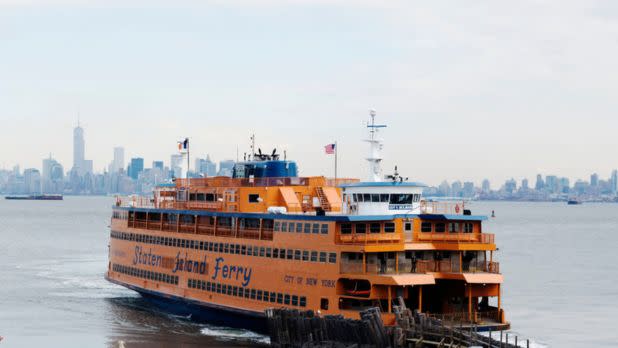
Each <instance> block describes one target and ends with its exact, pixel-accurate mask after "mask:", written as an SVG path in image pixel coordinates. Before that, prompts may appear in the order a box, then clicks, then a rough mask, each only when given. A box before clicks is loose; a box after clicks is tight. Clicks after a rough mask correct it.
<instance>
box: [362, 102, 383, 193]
mask: <svg viewBox="0 0 618 348" xmlns="http://www.w3.org/2000/svg"><path fill="white" fill-rule="evenodd" d="M369 115H370V116H371V123H370V124H368V125H367V128H369V139H367V140H365V141H366V142H368V143H369V157H367V158H366V159H367V161H368V162H369V181H374V182H377V181H382V167H381V163H382V146H383V144H382V139H380V138H378V130H379V129H380V128H386V125H385V124H376V123H375V118H376V111H375V110H374V109H371V110H369Z"/></svg>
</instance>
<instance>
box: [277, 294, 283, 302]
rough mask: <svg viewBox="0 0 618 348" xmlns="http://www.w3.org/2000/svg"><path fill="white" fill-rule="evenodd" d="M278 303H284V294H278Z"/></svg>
mask: <svg viewBox="0 0 618 348" xmlns="http://www.w3.org/2000/svg"><path fill="white" fill-rule="evenodd" d="M277 303H283V294H282V293H280V292H278V293H277Z"/></svg>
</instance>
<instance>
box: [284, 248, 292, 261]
mask: <svg viewBox="0 0 618 348" xmlns="http://www.w3.org/2000/svg"><path fill="white" fill-rule="evenodd" d="M285 255H286V256H285V258H286V259H288V260H292V259H293V258H294V250H292V249H287V252H286V254H285Z"/></svg>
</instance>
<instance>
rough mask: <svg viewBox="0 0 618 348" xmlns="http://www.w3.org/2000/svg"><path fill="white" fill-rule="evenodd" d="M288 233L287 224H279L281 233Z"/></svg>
mask: <svg viewBox="0 0 618 348" xmlns="http://www.w3.org/2000/svg"><path fill="white" fill-rule="evenodd" d="M287 231H288V223H287V222H285V221H283V222H282V223H281V232H287Z"/></svg>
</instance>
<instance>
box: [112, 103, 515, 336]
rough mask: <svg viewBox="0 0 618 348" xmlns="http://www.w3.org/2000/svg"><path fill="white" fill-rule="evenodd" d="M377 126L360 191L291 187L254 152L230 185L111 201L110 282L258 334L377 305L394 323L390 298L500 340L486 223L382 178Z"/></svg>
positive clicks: (300, 183)
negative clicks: (289, 322) (294, 316)
mask: <svg viewBox="0 0 618 348" xmlns="http://www.w3.org/2000/svg"><path fill="white" fill-rule="evenodd" d="M374 117H375V114H374V113H372V121H371V123H370V124H369V126H368V127H369V132H370V137H369V139H367V141H368V142H369V146H370V155H369V158H367V160H368V161H369V167H370V179H369V181H365V182H360V181H359V180H357V179H329V178H326V177H323V176H318V177H298V176H297V168H296V163H295V162H293V161H288V160H280V159H279V156H278V155H276V154H275V153H274V152H273V154H272V155H263V154H261V152H260V154H254V155H253V156H250V158H249V160H248V161H244V162H239V163H237V164H236V165H235V167H234V170H233V177H212V178H195V179H176V180H175V183H173V184H167V185H161V186H160V187H158V188H157V189H156V190H155V192H154V195H153V197H151V198H139V199H138V198H132V199H124V200H121V199H118V201H117V202H116V206H114V207H113V216H112V220H111V238H110V244H109V266H108V271H107V273H106V279H108V280H109V281H111V282H113V283H116V284H119V285H122V286H125V287H127V288H129V289H133V290H135V291H137V292H139V293H140V294H141V295H142V296H144V297H145V298H147V299H149V300H151V301H152V302H154V303H155V304H157V305H159V306H162V307H164V308H165V309H167V310H169V311H171V312H173V313H176V314H179V315H185V316H187V315H190V316H191V318H192V319H194V320H199V321H207V322H211V323H216V324H221V325H228V326H233V327H242V328H247V329H252V330H256V331H259V332H264V331H266V329H267V328H266V323H267V321H266V317H265V314H264V312H265V310H266V309H268V308H273V307H286V308H295V309H299V310H309V309H311V310H314V311H316V312H318V313H320V314H321V315H326V314H341V315H343V316H344V317H347V318H355V319H358V318H359V312H360V311H362V310H363V309H366V308H368V307H375V306H378V307H380V308H381V310H382V315H383V319H384V322H385V323H386V324H387V325H390V324H394V314H393V313H392V306H393V303H394V300H395V299H396V298H397V297H399V296H401V297H403V299H404V300H405V302H406V305H407V307H408V308H413V309H417V310H418V311H420V312H423V313H428V314H429V315H433V316H436V317H439V318H441V319H443V320H446V321H450V322H453V323H457V325H475V326H477V327H478V328H479V329H480V330H482V329H491V330H500V329H507V328H508V327H509V323H508V322H507V321H506V320H505V316H504V311H503V309H502V308H501V300H500V294H501V288H500V286H501V283H502V281H503V277H502V275H501V274H500V271H499V264H498V262H496V261H495V260H494V252H495V251H496V250H497V249H496V244H495V242H494V235H493V234H489V233H485V232H483V229H482V221H483V220H485V219H486V217H485V216H478V215H471V212H470V210H468V209H467V208H466V207H465V205H464V203H461V202H460V203H457V202H450V203H445V202H430V201H427V200H425V199H424V198H423V197H422V190H423V188H424V187H425V185H423V184H420V183H415V182H408V181H407V180H406V179H404V178H402V177H401V176H399V174H397V173H396V171H395V174H393V175H389V176H388V177H386V178H384V179H382V178H383V177H382V174H381V169H380V162H381V160H382V158H381V155H380V152H381V151H380V150H381V149H382V140H381V139H379V138H377V134H378V130H379V128H381V127H384V126H380V125H376V124H375V123H374V121H373V120H374ZM383 180H384V181H383Z"/></svg>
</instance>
